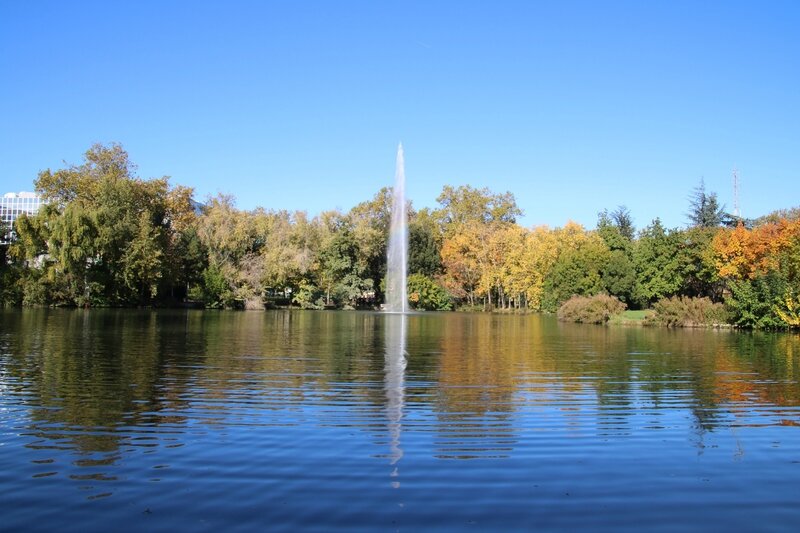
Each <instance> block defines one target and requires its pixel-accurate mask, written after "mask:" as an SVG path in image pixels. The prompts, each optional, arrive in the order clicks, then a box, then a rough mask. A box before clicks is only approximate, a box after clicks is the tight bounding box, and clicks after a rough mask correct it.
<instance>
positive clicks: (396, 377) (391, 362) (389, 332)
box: [384, 314, 408, 488]
mask: <svg viewBox="0 0 800 533" xmlns="http://www.w3.org/2000/svg"><path fill="white" fill-rule="evenodd" d="M385 318H386V337H385V338H386V355H385V364H384V390H385V393H386V420H387V424H386V426H387V430H388V434H389V459H390V464H391V465H393V466H394V469H393V470H392V473H391V476H392V478H393V481H392V487H394V488H397V487H399V486H400V481H399V479H398V477H399V471H398V466H397V464H398V463H399V462H400V459H402V457H403V449H402V448H401V447H400V437H401V432H402V421H403V407H404V406H405V370H406V327H407V325H406V321H407V320H408V316H407V315H404V314H398V315H386V317H385Z"/></svg>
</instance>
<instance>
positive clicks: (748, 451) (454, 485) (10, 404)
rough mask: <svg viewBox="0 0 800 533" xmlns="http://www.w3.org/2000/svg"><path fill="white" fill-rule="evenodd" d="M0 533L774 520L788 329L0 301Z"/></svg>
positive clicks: (784, 470) (797, 482)
mask: <svg viewBox="0 0 800 533" xmlns="http://www.w3.org/2000/svg"><path fill="white" fill-rule="evenodd" d="M0 319H2V322H1V323H0V494H2V496H0V509H2V518H0V530H7V531H37V530H40V531H53V530H59V531H109V530H115V531H120V530H146V531H175V530H191V531H226V532H227V531H257V530H283V531H297V530H315V531H334V530H347V531H351V530H359V529H360V530H369V531H376V530H377V531H384V530H386V531H395V530H400V531H420V530H442V529H457V530H474V531H498V530H501V531H513V530H525V531H530V530H537V531H538V530H545V531H546V530H576V529H592V530H605V531H622V530H642V529H647V530H650V531H653V530H663V531H675V530H678V529H680V530H760V531H764V530H775V531H781V530H790V529H792V530H794V528H795V527H796V526H797V524H798V523H800V427H798V426H799V425H800V381H799V380H798V378H800V364H799V361H800V339H798V336H797V335H791V334H764V333H742V332H732V331H724V330H723V331H720V330H668V329H648V328H636V327H632V328H628V327H622V326H614V327H604V326H591V325H577V324H563V323H559V322H557V321H556V320H555V319H554V318H553V317H549V316H535V315H534V316H498V315H488V314H462V313H444V314H433V313H428V314H412V315H405V316H404V315H389V314H380V313H367V312H331V311H267V312H222V311H221V312H216V311H147V310H145V311H134V310H89V311H84V310H0Z"/></svg>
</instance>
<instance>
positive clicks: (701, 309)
mask: <svg viewBox="0 0 800 533" xmlns="http://www.w3.org/2000/svg"><path fill="white" fill-rule="evenodd" d="M653 311H655V313H654V314H653V315H651V316H649V317H647V318H646V319H645V320H644V323H645V324H646V325H650V326H669V327H683V328H691V327H700V326H712V325H718V324H724V323H726V322H727V319H728V313H727V311H726V310H725V306H724V305H722V304H719V303H714V302H712V301H711V300H709V299H708V298H689V297H687V296H680V297H679V296H673V297H671V298H662V299H660V300H659V301H657V302H656V303H655V304H653Z"/></svg>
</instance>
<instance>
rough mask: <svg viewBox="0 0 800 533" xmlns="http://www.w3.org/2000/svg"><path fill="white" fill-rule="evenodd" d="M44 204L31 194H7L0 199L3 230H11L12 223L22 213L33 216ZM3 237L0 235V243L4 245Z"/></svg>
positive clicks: (0, 218)
mask: <svg viewBox="0 0 800 533" xmlns="http://www.w3.org/2000/svg"><path fill="white" fill-rule="evenodd" d="M43 203H44V202H43V201H42V198H41V197H39V196H37V195H36V193H33V192H24V191H23V192H7V193H6V194H4V195H3V197H2V198H0V220H2V221H3V230H6V229H11V228H12V227H13V224H14V221H15V220H16V219H17V218H18V217H19V216H20V215H21V214H23V213H25V214H27V215H34V214H36V212H37V211H38V210H39V208H40V207H41V206H42V204H43ZM4 237H5V235H3V234H2V233H0V243H3V244H5V243H6V242H7V241H5V240H4Z"/></svg>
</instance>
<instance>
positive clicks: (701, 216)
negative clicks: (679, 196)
mask: <svg viewBox="0 0 800 533" xmlns="http://www.w3.org/2000/svg"><path fill="white" fill-rule="evenodd" d="M687 216H688V217H689V222H690V223H691V225H692V226H694V227H701V228H716V227H719V226H721V225H722V222H723V220H724V217H725V208H724V206H721V205H719V201H718V200H717V193H715V192H710V193H706V185H705V181H704V180H703V179H701V180H700V185H698V186H697V187H696V188H695V189H694V191H693V192H692V195H691V196H690V198H689V213H688V214H687Z"/></svg>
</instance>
